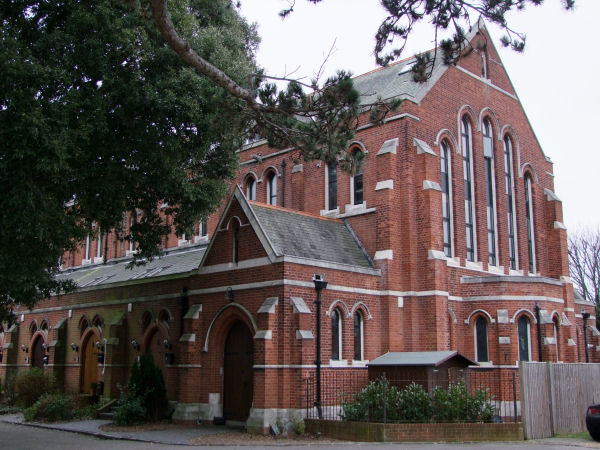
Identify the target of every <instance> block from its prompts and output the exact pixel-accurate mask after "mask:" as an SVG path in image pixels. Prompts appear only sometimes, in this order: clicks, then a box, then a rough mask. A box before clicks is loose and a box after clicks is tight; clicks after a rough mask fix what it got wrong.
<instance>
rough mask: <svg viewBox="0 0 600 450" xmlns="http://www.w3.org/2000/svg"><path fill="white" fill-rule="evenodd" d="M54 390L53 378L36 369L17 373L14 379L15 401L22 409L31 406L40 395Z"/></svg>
mask: <svg viewBox="0 0 600 450" xmlns="http://www.w3.org/2000/svg"><path fill="white" fill-rule="evenodd" d="M55 390H56V383H55V382H54V377H53V376H52V375H50V374H45V373H44V371H43V370H42V369H39V368H37V367H34V368H32V369H29V370H24V371H23V372H19V374H18V375H17V378H16V379H15V400H16V403H18V404H19V405H22V406H24V407H29V406H32V405H33V404H34V403H35V402H36V401H37V400H38V399H39V398H40V397H41V396H42V394H46V393H49V392H54V391H55Z"/></svg>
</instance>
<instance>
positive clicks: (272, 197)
mask: <svg viewBox="0 0 600 450" xmlns="http://www.w3.org/2000/svg"><path fill="white" fill-rule="evenodd" d="M267 203H268V204H269V205H273V206H276V205H277V175H276V174H275V172H270V173H269V175H268V176H267Z"/></svg>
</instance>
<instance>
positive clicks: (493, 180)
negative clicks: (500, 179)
mask: <svg viewBox="0 0 600 450" xmlns="http://www.w3.org/2000/svg"><path fill="white" fill-rule="evenodd" d="M486 124H487V127H488V128H489V133H490V134H489V136H486V135H485V129H486ZM483 132H484V135H483V139H484V140H485V139H486V138H489V139H490V141H491V145H492V149H491V150H492V155H491V157H489V159H490V162H491V164H490V182H491V184H492V215H493V217H492V219H493V221H494V242H493V244H494V255H495V258H496V261H495V263H494V264H492V263H491V262H490V258H489V256H488V264H489V265H490V266H495V267H498V266H500V252H499V251H498V205H497V204H496V196H497V193H496V176H495V175H496V164H495V161H494V128H493V127H492V123H491V122H490V120H489V119H488V118H487V117H486V118H485V119H483ZM484 149H485V144H484ZM485 158H487V157H486V156H485V154H484V159H485ZM485 184H486V207H485V210H486V217H487V215H488V210H487V180H485ZM488 219H489V218H488ZM486 231H487V232H488V239H489V230H487V222H486ZM488 245H489V243H488Z"/></svg>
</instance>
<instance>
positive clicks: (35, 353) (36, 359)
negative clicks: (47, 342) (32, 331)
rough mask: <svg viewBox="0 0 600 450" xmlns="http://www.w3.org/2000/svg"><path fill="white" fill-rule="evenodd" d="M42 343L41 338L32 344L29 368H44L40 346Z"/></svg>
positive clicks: (42, 349)
mask: <svg viewBox="0 0 600 450" xmlns="http://www.w3.org/2000/svg"><path fill="white" fill-rule="evenodd" d="M43 343H44V341H43V339H42V338H39V337H38V338H37V339H36V340H35V343H34V344H33V348H32V349H31V366H32V367H39V368H40V369H43V368H44V348H43V347H42V344H43Z"/></svg>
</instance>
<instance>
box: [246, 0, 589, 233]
mask: <svg viewBox="0 0 600 450" xmlns="http://www.w3.org/2000/svg"><path fill="white" fill-rule="evenodd" d="M287 4H288V2H287V0H242V14H243V15H245V16H246V18H247V19H248V20H249V21H251V22H256V23H257V24H258V26H259V28H258V29H259V34H260V36H261V38H262V43H261V45H260V48H259V51H258V62H259V64H260V65H261V66H263V67H265V68H266V69H267V72H268V73H269V74H271V75H276V76H282V75H291V76H293V77H296V78H298V77H305V79H306V80H310V79H311V78H312V77H313V76H314V75H315V74H316V73H317V72H318V71H319V68H320V67H321V65H322V64H323V61H324V58H325V56H326V55H327V54H328V53H329V51H330V49H333V53H332V54H331V55H330V56H329V58H328V60H327V62H326V65H325V70H324V73H325V75H328V74H332V73H335V71H336V70H338V69H345V70H349V71H351V72H352V73H353V74H355V75H358V74H361V73H364V72H367V71H369V70H372V69H374V68H376V65H375V60H374V58H373V45H374V35H375V32H376V31H377V28H378V26H379V24H380V23H381V21H382V19H383V18H385V13H384V11H383V9H382V8H381V6H380V4H379V1H378V0H323V1H322V2H321V3H320V4H317V5H313V4H312V3H309V2H308V1H307V0H297V1H296V7H295V11H294V12H293V13H292V14H291V15H290V16H289V17H287V18H286V19H285V20H282V19H281V18H279V16H278V14H277V13H278V12H279V11H280V10H281V9H283V8H284V7H285V6H286V5H287ZM561 4H562V1H561V0H546V2H545V4H544V5H543V6H541V7H529V8H527V10H526V11H525V12H522V13H515V14H513V15H512V16H510V18H509V19H510V23H511V25H512V26H513V28H515V29H517V30H518V31H523V32H525V33H526V34H527V45H526V49H525V53H523V54H518V53H514V52H511V51H510V50H507V49H504V48H501V47H502V46H501V45H500V44H499V41H498V39H499V37H500V36H501V35H502V33H501V32H500V31H499V30H498V29H497V28H495V27H494V26H493V25H489V24H488V29H489V30H490V32H491V34H492V36H493V38H494V45H495V46H496V48H497V49H498V50H499V51H500V54H501V57H502V61H503V63H504V65H505V66H506V68H507V70H508V74H509V76H510V78H511V80H512V82H513V84H514V86H515V89H516V91H517V94H518V96H519V98H520V100H521V102H522V103H523V106H524V108H525V111H526V113H527V115H528V117H529V120H530V122H531V124H532V126H533V129H534V131H535V133H536V135H537V137H538V139H539V141H540V143H541V145H542V148H543V150H544V152H545V154H546V155H547V156H549V157H550V158H551V159H552V161H553V162H554V174H555V175H556V176H555V192H556V194H557V195H558V196H559V197H560V199H561V200H562V201H563V210H564V222H565V224H566V225H567V227H568V228H569V230H571V231H575V230H577V229H579V228H580V227H582V226H592V227H598V226H600V199H599V198H598V195H599V194H600V145H598V141H597V140H596V139H599V138H597V137H596V136H595V135H593V134H592V133H593V132H595V131H596V127H598V128H599V129H600V109H599V108H598V105H600V58H599V57H598V56H597V55H596V53H597V51H598V50H597V45H596V41H595V40H596V38H597V36H596V35H595V33H594V32H593V30H595V28H596V25H597V23H596V20H597V18H598V17H600V1H598V0H576V9H575V11H574V12H565V11H564V10H563V9H561ZM432 40H433V34H432V33H431V32H430V29H429V28H428V27H427V26H423V27H420V28H419V29H418V30H417V32H416V33H415V34H414V35H413V36H412V37H411V38H410V40H409V44H408V46H407V49H406V51H405V53H404V54H403V57H409V56H412V55H413V54H414V53H415V52H417V51H423V50H427V49H429V48H431V47H432Z"/></svg>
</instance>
